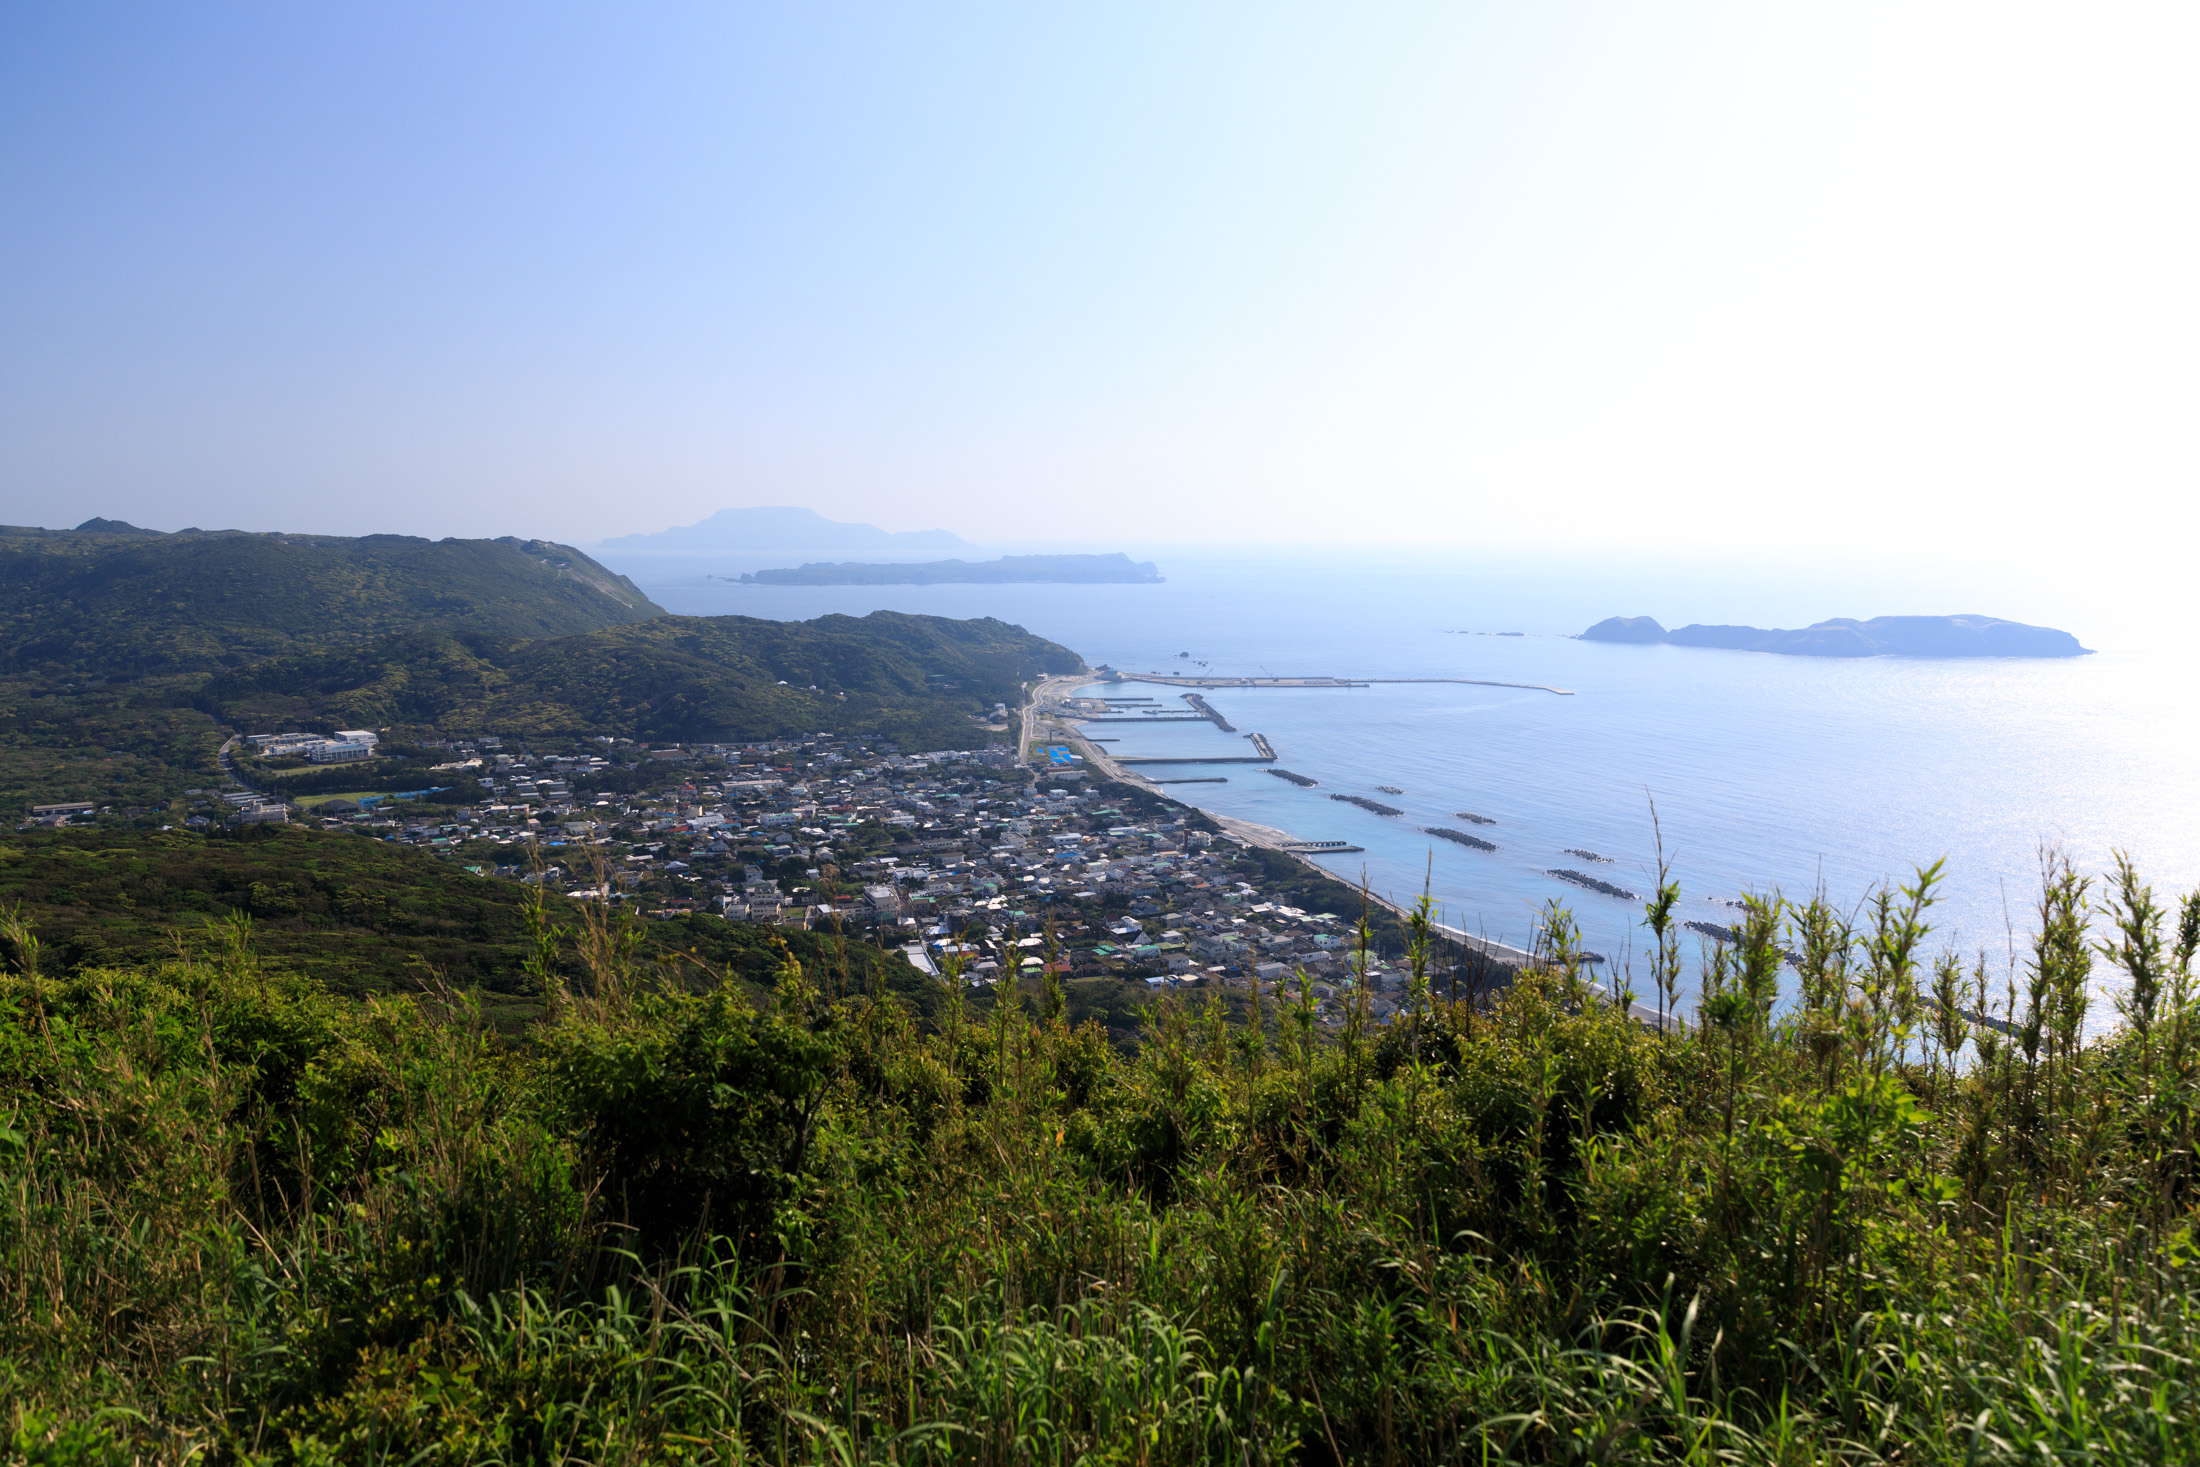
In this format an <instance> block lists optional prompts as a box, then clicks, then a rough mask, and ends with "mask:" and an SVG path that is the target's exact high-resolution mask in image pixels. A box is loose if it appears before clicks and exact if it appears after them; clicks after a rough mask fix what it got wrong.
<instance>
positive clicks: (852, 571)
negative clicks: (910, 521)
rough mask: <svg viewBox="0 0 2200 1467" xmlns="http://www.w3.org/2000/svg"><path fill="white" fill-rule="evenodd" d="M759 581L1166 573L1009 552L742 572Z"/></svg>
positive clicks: (1093, 580)
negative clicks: (978, 557)
mask: <svg viewBox="0 0 2200 1467" xmlns="http://www.w3.org/2000/svg"><path fill="white" fill-rule="evenodd" d="M741 579H742V581H743V582H744V583H747V584H750V585H758V586H944V585H989V586H998V585H1008V584H1011V583H1017V582H1038V581H1058V582H1069V583H1073V584H1078V585H1151V584H1153V583H1155V582H1157V581H1159V580H1161V579H1162V575H1161V572H1160V571H1158V570H1157V569H1155V568H1154V563H1153V562H1152V561H1150V560H1132V559H1131V558H1130V557H1129V556H1127V555H1125V554H1123V553H1122V552H1121V551H1117V552H1115V553H1114V554H1112V555H1004V556H1002V557H1001V558H1000V559H999V560H980V561H967V560H927V561H916V562H909V563H904V564H901V565H868V564H864V563H862V562H858V561H842V562H839V563H837V564H812V565H804V566H797V567H795V568H793V569H791V570H762V571H758V572H756V573H755V574H754V575H745V576H743V577H741Z"/></svg>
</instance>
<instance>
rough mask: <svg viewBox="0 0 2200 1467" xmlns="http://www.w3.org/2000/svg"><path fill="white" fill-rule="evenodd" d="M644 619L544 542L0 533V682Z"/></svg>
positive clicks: (541, 632)
mask: <svg viewBox="0 0 2200 1467" xmlns="http://www.w3.org/2000/svg"><path fill="white" fill-rule="evenodd" d="M660 614H661V609H660V608H659V607H657V606H656V605H654V604H653V603H651V601H650V600H649V598H648V597H646V596H644V595H643V594H642V593H641V591H640V590H639V589H638V588H637V587H636V586H635V585H634V584H633V583H632V582H631V581H629V580H627V579H626V578H625V577H623V576H619V575H615V574H614V573H612V572H611V571H608V570H606V569H604V568H603V567H602V566H600V565H598V564H596V562H594V561H593V560H590V559H589V558H588V557H587V556H585V555H583V554H581V553H580V552H579V551H578V550H574V549H572V548H570V547H568V546H563V545H555V544H552V543H550V542H549V541H545V540H520V539H517V538H510V537H508V538H505V539H501V540H424V539H420V538H418V537H415V536H410V535H367V536H363V537H359V538H345V537H341V536H334V535H292V534H247V533H244V532H241V531H234V530H222V531H213V532H207V531H199V530H184V531H181V532H179V533H176V534H173V535H169V534H162V533H159V532H157V531H149V530H138V529H135V528H133V527H131V526H128V525H121V524H118V523H117V522H115V521H105V520H93V521H88V522H87V524H86V526H84V527H80V528H79V529H76V530H38V529H25V528H21V527H4V528H0V674H17V675H22V674H32V675H46V676H74V677H84V678H107V679H113V678H135V677H143V676H148V675H160V674H169V673H178V672H191V671H212V670H214V669H217V668H223V667H236V666H241V665H243V664H246V663H249V662H253V661H256V660H259V659H261V658H266V657H272V656H277V655H280V654H284V653H292V652H300V651H305V650H309V649H310V650H320V649H325V648H330V647H339V646H345V645H350V644H355V643H359V642H366V641H373V640H376V639H380V638H386V637H390V636H393V635H398V634H401V633H410V632H415V631H419V630H423V629H435V630H443V631H453V632H458V631H464V632H474V633H481V634H487V635H491V636H502V637H515V638H516V637H558V636H567V635H570V634H572V633H576V632H588V631H594V630H596V629H598V628H601V627H609V626H617V625H621V624H624V623H630V622H636V621H641V620H643V619H645V618H648V617H653V616H657V615H660Z"/></svg>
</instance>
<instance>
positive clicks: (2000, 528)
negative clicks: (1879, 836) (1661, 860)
mask: <svg viewBox="0 0 2200 1467" xmlns="http://www.w3.org/2000/svg"><path fill="white" fill-rule="evenodd" d="M0 43H4V44H0V184H4V185H5V187H6V188H7V190H8V195H9V197H10V199H11V204H12V207H11V209H10V211H9V217H8V222H7V223H6V224H5V225H4V226H0V384H4V387H5V390H4V391H0V519H4V520H6V521H8V522H13V523H56V524H63V525H66V524H74V523H76V522H78V521H79V520H82V519H84V518H86V517H88V516H91V515H95V514H96V515H104V516H109V517H113V518H119V519H126V520H130V521H132V522H135V523H140V524H146V525H151V526H154V527H167V528H174V527H180V526H182V525H185V524H196V525H200V526H203V527H209V528H212V527H224V526H234V527H237V528H244V529H275V528H287V529H294V530H301V531H313V532H319V533H331V534H359V533H368V532H374V531H393V532H401V533H412V534H423V535H429V536H442V535H500V534H523V535H531V536H541V537H544V538H551V539H557V540H562V541H566V542H568V543H575V544H581V545H593V544H596V543H599V542H600V541H602V540H604V539H607V538H612V537H615V536H618V535H622V534H630V533H646V532H650V531H654V530H661V529H664V528H667V527H670V526H674V525H682V524H690V523H694V522H695V521H697V520H700V519H702V518H704V517H705V516H707V515H709V514H710V513H712V512H714V511H716V510H719V509H722V508H726V507H732V506H746V505H780V504H788V505H801V506H807V507H809V508H812V509H815V510H816V511H818V512H819V513H821V514H824V515H825V516H827V517H829V518H832V519H836V520H842V521H853V522H867V523H871V524H875V525H877V526H879V527H881V528H883V529H885V530H888V531H907V530H926V529H933V528H942V529H947V530H951V531H953V532H954V533H956V534H959V535H961V536H963V537H964V538H965V539H968V540H970V541H972V542H973V543H974V544H979V545H985V546H1010V547H1023V548H1071V547H1078V548H1082V547H1089V548H1095V549H1104V550H1113V549H1122V550H1125V551H1128V552H1132V553H1135V554H1138V555H1139V556H1140V557H1141V558H1153V556H1154V555H1156V554H1157V553H1158V554H1168V553H1182V552H1183V551H1185V550H1193V551H1198V552H1200V553H1205V551H1206V550H1207V549H1210V548H1213V547H1224V546H1227V547H1235V548H1239V549H1243V550H1246V551H1248V552H1251V551H1254V550H1258V549H1260V548H1261V547H1274V548H1275V549H1276V551H1277V552H1278V553H1294V552H1291V551H1290V547H1294V546H1296V547H1328V548H1334V547H1338V546H1341V545H1346V544H1364V545H1367V546H1370V547H1380V546H1383V545H1410V546H1455V547H1459V548H1460V549H1461V551H1462V552H1466V551H1472V552H1474V553H1480V554H1490V555H1497V556H1501V557H1507V558H1511V559H1514V560H1520V561H1535V560H1538V559H1539V558H1540V559H1543V560H1548V559H1551V558H1553V557H1572V556H1580V557H1585V558H1587V559H1589V560H1592V561H1595V562H1597V563H1604V562H1608V561H1609V562H1613V563H1621V564H1624V563H1629V562H1630V561H1631V559H1632V558H1636V557H1643V558H1650V559H1656V558H1661V557H1662V558H1665V559H1667V560H1671V561H1674V562H1686V563H1688V564H1690V565H1696V564H1699V563H1700V564H1703V565H1705V566H1709V567H1712V568H1713V571H1712V573H1713V574H1719V572H1718V571H1717V570H1716V567H1718V566H1720V565H1722V564H1731V565H1733V566H1736V567H1738V568H1740V569H1738V570H1737V571H1736V572H1735V573H1736V574H1737V575H1740V576H1741V577H1742V578H1743V579H1746V578H1747V575H1748V572H1747V570H1746V567H1747V566H1748V565H1749V563H1750V562H1752V561H1757V560H1763V559H1768V558H1769V559H1775V560H1796V561H1800V562H1808V563H1810V564H1811V565H1813V566H1823V567H1826V568H1828V569H1829V571H1834V570H1838V568H1839V567H1840V566H1842V565H1843V564H1847V565H1849V566H1852V567H1855V568H1857V573H1858V575H1859V577H1860V578H1861V579H1862V580H1865V581H1873V580H1885V579H1888V578H1895V579H1897V580H1899V579H1901V578H1904V577H1907V578H1909V579H1910V580H1912V581H1920V580H1922V581H1924V582H1926V583H1928V584H1926V585H1919V586H1917V587H1916V589H1917V591H1918V593H1919V594H1920V595H1924V594H1925V592H1926V590H1927V589H1928V588H1929V584H1930V583H1931V582H1933V581H1935V580H1936V579H1938V580H1947V581H1951V582H1954V583H1956V585H1957V586H1960V587H1966V588H1967V587H1971V586H1977V587H1979V588H1981V592H1982V593H1985V594H1988V596H1989V599H1990V600H1991V599H1994V598H1993V595H1992V593H1995V592H1996V591H1997V590H1998V591H2000V592H2001V593H2002V594H2003V597H2004V599H2007V600H2018V601H2021V600H2024V599H2027V598H2030V599H2033V600H2041V599H2045V600H2046V601H2048V602H2053V601H2054V598H2055V597H2057V596H2061V597H2064V599H2066V600H2070V601H2072V602H2073V604H2075V602H2076V601H2078V600H2084V599H2086V598H2094V599H2099V598H2108V599H2111V600H2114V601H2115V602H2116V603H2117V604H2118V606H2119V607H2120V610H2119V612H2118V614H2119V615H2121V616H2126V617H2133V618H2136V617H2139V616H2141V615H2144V616H2156V617H2159V616H2164V615H2181V614H2183V613H2184V612H2186V611H2187V610H2188V609H2189V606H2190V601H2191V596H2190V593H2189V592H2188V591H2187V590H2186V589H2185V580H2186V578H2185V577H2184V575H2183V573H2182V560H2183V555H2184V552H2183V550H2182V548H2181V547H2182V545H2183V542H2184V541H2185V539H2186V538H2187V537H2188V536H2189V535H2190V534H2191V533H2192V530H2193V528H2194V525H2193V511H2192V509H2191V508H2190V494H2189V487H2190V485H2191V483H2192V482H2193V481H2194V478H2195V471H2196V470H2200V444H2196V442H2195V437H2194V435H2193V434H2192V432H2191V430H2190V428H2189V426H2188V423H2189V418H2190V411H2189V402H2190V401H2191V399H2192V396H2193V389H2194V387H2195V386H2196V385H2200V382H2196V378H2200V365H2196V363H2195V360H2194V357H2193V354H2192V353H2191V351H2190V350H2189V342H2190V341H2191V340H2192V339H2194V336H2195V327H2196V326H2200V285H2196V283H2195V280H2194V276H2193V272H2192V271H2191V270H2190V269H2189V261H2190V259H2191V258H2193V257H2194V255H2195V253H2196V250H2195V246H2196V245H2200V205H2196V204H2195V202H2194V200H2193V199H2192V197H2191V194H2190V191H2189V190H2187V189H2183V188H2180V187H2178V186H2177V183H2176V181H2177V180H2178V179H2180V178H2184V177H2189V176H2190V174H2191V169H2192V163H2193V157H2192V154H2193V152H2194V150H2195V146H2196V140H2200V95H2196V94H2195V93H2194V92H2193V91H2192V89H2191V88H2190V87H2189V86H2188V85H2186V82H2185V78H2186V77H2187V76H2188V75H2189V74H2190V72H2191V71H2192V69H2193V64H2194V63H2195V62H2196V61H2200V16H2195V15H2194V14H2193V13H2191V12H2189V11H2186V10H2182V9H2177V8H2172V7H2159V8H2151V9H2150V8H2144V7H2123V8H2111V9H2106V10H2098V11H2093V12H2089V13H2088V14H2087V15H2086V16H2084V17H2082V18H2072V17H2066V16H2062V15H2057V14H2054V13H2051V12H2023V11H2011V10H2008V9H2005V8H2001V7H1983V6H1981V7H1933V8H1929V9H1919V8H1916V7H1903V6H1892V5H1886V6H1873V5H1865V6H1851V7H1842V8H1841V9H1840V10H1839V11H1837V12H1824V13H1803V12H1766V11H1763V10H1761V9H1757V8H1752V7H1742V6H1728V5H1717V4H1697V5H1686V6H1680V7H1661V8H1659V9H1658V10H1656V11H1655V12H1629V11H1625V10H1621V9H1617V8H1607V9H1601V10H1589V11H1559V10H1550V9H1531V10H1526V11H1522V10H1517V9H1510V8H1501V7H1494V6H1468V7H1441V6H1403V7H1397V8H1394V9H1390V10H1386V11H1382V12H1379V13H1375V14H1368V13H1355V14H1353V15H1349V16H1347V15H1342V14H1337V13H1332V12H1328V11H1325V10H1322V9H1320V8H1317V7H1302V6H1286V7H1280V8H1279V7H1272V6H1269V7H1252V6H1243V5H1225V6H1218V7H1209V8H1205V9H1201V10H1198V11H1196V12H1184V11H1182V10H1179V9H1175V8H1163V7H1158V6H1143V7H1129V8H1117V9H1114V10H1111V11H1109V12H1106V13H1105V14H1101V13H1077V14H1070V13H1066V12H1031V11H1028V10H1021V9H1015V8H1009V7H988V6H984V5H964V6H955V7H950V8H948V9H944V10H934V11H928V12H926V13H924V14H923V15H921V16H919V15H914V14H906V15H905V14H894V13H886V14H879V13H873V12H868V11H863V10H858V9H855V8H844V7H830V6H827V7H808V8H804V9H803V10H801V11H799V12H786V11H779V10H772V9H767V8H761V7H756V8H748V7H735V8H721V7H707V6H679V5H674V6H665V7H657V8H653V9H651V10H648V11H647V12H622V13H621V14H619V15H617V16H609V15H597V14H594V13H591V12H587V11H583V10H578V9H552V10H547V11H546V10H542V9H540V8H534V7H530V8H527V9H525V10H522V9H520V8H518V7H514V6H508V5H486V6H481V7H469V8H467V9H465V10H463V11H449V10H447V9H444V8H439V7H432V6H426V5H420V4H397V5H390V6H381V7H375V8H374V9H372V10H371V11H370V10H348V9H342V8H315V9H310V10H299V9H296V8H292V7H282V6H275V5H268V4H239V5H226V6H219V7H212V8H199V9H194V10H189V11H143V10H137V9H132V8H128V7H122V6H116V5H110V4H96V3H95V4H87V5H82V6H71V7H68V8H66V9H63V10H39V9H33V8H29V7H11V8H9V9H7V10H5V11H0ZM1263 553H1265V551H1263ZM1812 573H1813V574H1816V571H1815V570H1814V571H1813V572H1812ZM2043 581H2044V582H2061V583H2065V584H2064V585H2063V586H2062V587H2061V588H2060V589H2057V590H2053V591H2052V592H2051V593H2050V594H2047V595H2045V596H2044V598H2043V596H2042V595H2041V594H2039V593H2038V591H2037V587H2038V585H2039V583H2041V582H2043ZM1977 594H1981V593H1980V592H1974V593H1971V594H1970V595H1967V596H1966V597H1965V600H1966V601H1970V600H1974V599H1975V596H1976V595H1977ZM1925 599H1926V600H1928V601H1934V602H1937V601H1938V600H1940V599H1941V598H1940V597H1939V596H1938V595H1931V596H1926V597H1925ZM1612 609H1613V610H1626V611H1630V612H1632V611H1638V610H1640V611H1650V612H1652V613H1653V614H1656V613H1657V612H1658V608H1657V607H1655V606H1643V605H1634V606H1629V605H1624V604H1623V605H1620V606H1615V607H1614V608H1612ZM1947 609H1955V608H1947ZM1968 609H1977V610H1982V611H1988V612H1991V613H1993V614H2014V613H2009V612H2004V611H2003V610H2002V609H2001V608H2000V607H1999V606H1994V605H1988V604H1986V603H1984V602H1980V603H1978V604H1976V605H1973V606H1971V607H1969V608H1968ZM1874 610H1875V608H1871V607H1859V606H1856V605H1854V604H1853V603H1852V604H1847V605H1840V606H1834V605H1829V606H1827V607H1826V608H1825V610H1824V611H1823V613H1822V614H1823V615H1835V614H1862V615H1868V614H1872V613H1873V611H1874Z"/></svg>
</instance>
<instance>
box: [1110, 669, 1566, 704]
mask: <svg viewBox="0 0 2200 1467" xmlns="http://www.w3.org/2000/svg"><path fill="white" fill-rule="evenodd" d="M1101 681H1102V682H1121V683H1155V684H1158V685H1160V686H1162V687H1170V688H1366V687H1373V686H1374V685H1375V684H1377V683H1457V684H1459V685H1461V686H1463V687H1470V688H1520V689H1522V690H1524V691H1527V692H1531V693H1555V694H1557V695H1558V696H1559V697H1561V698H1571V697H1572V696H1573V695H1574V690H1573V689H1572V688H1554V687H1552V686H1551V685H1550V684H1548V683H1501V682H1496V681H1493V680H1492V679H1489V678H1483V677H1360V678H1352V677H1224V676H1220V675H1218V674H1215V673H1204V674H1200V675H1198V676H1192V677H1186V676H1183V675H1181V674H1177V673H1167V672H1146V673H1127V672H1119V673H1115V674H1112V675H1110V676H1104V677H1102V678H1101Z"/></svg>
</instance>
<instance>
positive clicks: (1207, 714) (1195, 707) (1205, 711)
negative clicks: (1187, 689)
mask: <svg viewBox="0 0 2200 1467" xmlns="http://www.w3.org/2000/svg"><path fill="white" fill-rule="evenodd" d="M1184 701H1185V702H1187V703H1189V704H1191V705H1192V711H1193V712H1194V713H1197V714H1198V715H1199V716H1200V717H1201V718H1204V719H1207V720H1208V721H1209V722H1211V723H1213V724H1214V726H1215V727H1216V728H1219V729H1221V730H1222V731H1223V732H1224V733H1236V732H1237V730H1236V729H1235V728H1232V727H1231V726H1230V720H1229V719H1227V718H1224V717H1223V716H1222V715H1221V714H1220V713H1217V712H1216V711H1215V707H1214V705H1213V704H1212V703H1209V702H1208V701H1207V700H1206V699H1205V698H1202V697H1200V696H1199V694H1197V693H1186V694H1185V695H1184Z"/></svg>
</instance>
